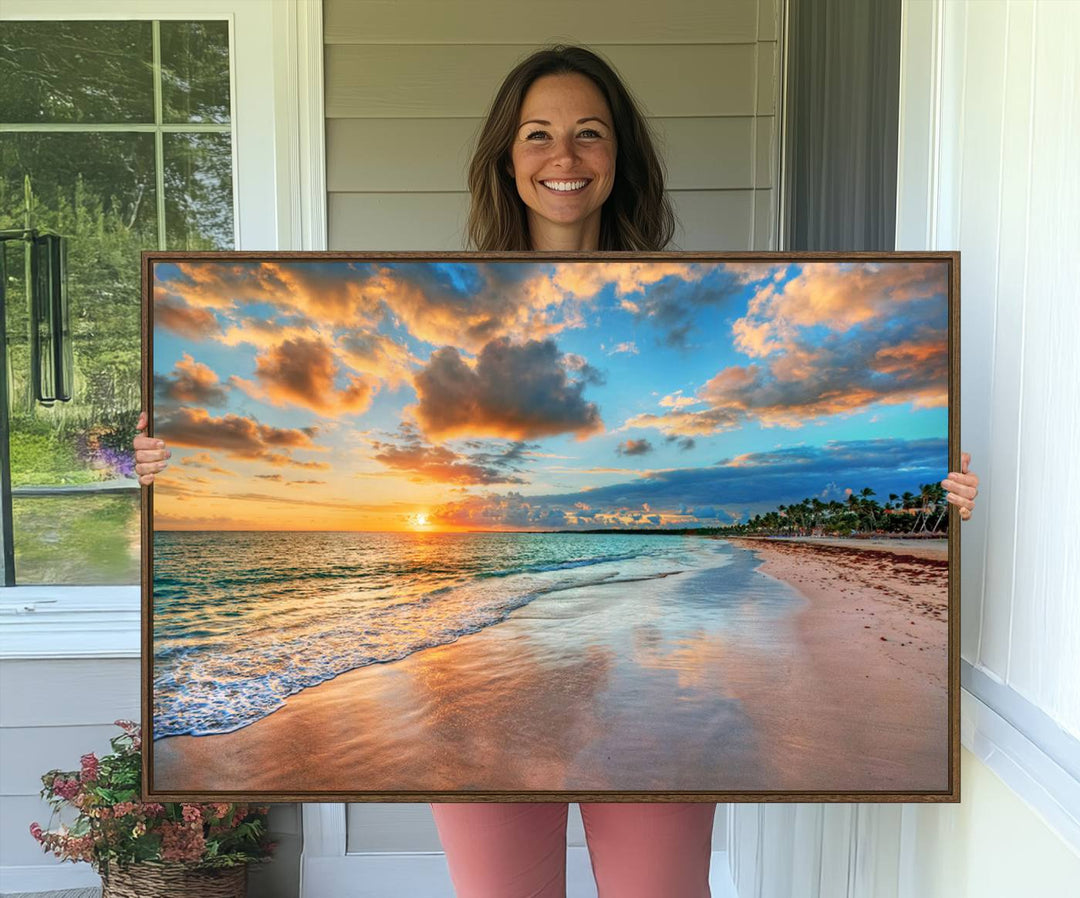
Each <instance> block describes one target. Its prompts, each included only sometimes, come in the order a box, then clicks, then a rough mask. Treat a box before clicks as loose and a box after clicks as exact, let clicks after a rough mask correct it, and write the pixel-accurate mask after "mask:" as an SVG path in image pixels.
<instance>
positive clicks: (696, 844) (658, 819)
mask: <svg viewBox="0 0 1080 898" xmlns="http://www.w3.org/2000/svg"><path fill="white" fill-rule="evenodd" d="M431 808H432V811H433V812H434V814H435V824H436V826H438V828H439V838H440V839H441V840H442V844H443V848H444V849H445V851H446V859H447V862H448V863H449V865H450V876H451V878H452V879H453V881H454V889H455V891H456V892H457V895H458V898H563V896H565V894H566V812H567V805H566V804H560V803H554V804H534V803H521V804H481V803H475V804H433V805H432V806H431ZM715 811H716V805H715V804H668V803H657V804H583V805H581V816H582V820H583V821H584V823H585V837H586V841H587V842H588V845H589V856H590V858H591V859H592V868H593V875H594V876H595V877H596V885H597V890H598V892H599V898H708V896H709V857H710V854H711V851H712V825H713V814H714V813H715Z"/></svg>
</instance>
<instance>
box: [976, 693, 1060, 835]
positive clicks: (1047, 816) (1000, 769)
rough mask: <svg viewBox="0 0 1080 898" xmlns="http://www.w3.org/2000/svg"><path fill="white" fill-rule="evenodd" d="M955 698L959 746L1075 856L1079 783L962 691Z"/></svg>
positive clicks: (1039, 749)
mask: <svg viewBox="0 0 1080 898" xmlns="http://www.w3.org/2000/svg"><path fill="white" fill-rule="evenodd" d="M960 697H961V699H960V741H961V742H962V743H963V745H964V747H965V748H967V749H968V751H970V752H971V753H972V754H973V755H975V757H977V758H978V759H979V760H980V761H982V762H983V763H984V764H985V765H986V766H987V767H989V768H990V769H991V770H993V771H994V773H996V774H997V775H998V776H999V777H1000V778H1001V779H1002V781H1003V782H1004V783H1005V784H1006V785H1007V786H1008V787H1009V788H1010V789H1011V790H1012V791H1013V792H1015V793H1016V794H1017V795H1018V796H1019V797H1020V798H1021V799H1023V801H1024V802H1025V803H1026V804H1027V805H1028V806H1029V807H1031V809H1032V810H1034V811H1035V812H1036V813H1037V814H1038V815H1039V816H1040V817H1042V819H1043V820H1044V821H1045V822H1046V824H1047V825H1048V826H1049V827H1050V828H1051V829H1053V830H1054V831H1055V832H1056V833H1057V834H1058V835H1060V836H1061V837H1062V838H1063V839H1064V840H1065V841H1066V842H1067V843H1068V844H1069V845H1070V846H1071V847H1072V848H1073V850H1074V851H1077V852H1080V782H1078V781H1077V780H1076V779H1075V778H1074V777H1073V776H1072V774H1070V773H1069V772H1068V771H1067V770H1065V769H1064V768H1063V767H1062V766H1061V765H1060V764H1058V763H1057V762H1056V761H1055V760H1054V759H1053V758H1051V757H1050V756H1049V755H1048V754H1047V753H1046V752H1045V751H1043V749H1042V748H1041V747H1040V746H1039V745H1037V744H1036V743H1034V742H1032V741H1031V739H1029V738H1028V737H1027V736H1026V735H1025V734H1024V733H1023V732H1021V731H1020V730H1018V729H1017V728H1016V727H1014V726H1013V725H1012V724H1011V723H1009V721H1008V720H1006V719H1005V718H1004V717H1002V716H1001V715H999V714H998V713H997V712H996V711H994V709H992V708H991V707H990V706H989V705H987V704H985V703H984V702H982V701H980V699H979V698H978V697H976V696H975V695H973V694H972V693H970V692H968V691H967V690H966V689H964V690H961V693H960ZM960 788H961V791H962V790H963V783H961V784H960Z"/></svg>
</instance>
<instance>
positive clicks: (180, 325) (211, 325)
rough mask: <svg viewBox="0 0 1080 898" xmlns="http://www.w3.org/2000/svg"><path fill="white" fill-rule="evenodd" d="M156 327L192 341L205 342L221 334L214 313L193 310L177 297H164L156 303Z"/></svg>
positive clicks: (204, 310)
mask: <svg viewBox="0 0 1080 898" xmlns="http://www.w3.org/2000/svg"><path fill="white" fill-rule="evenodd" d="M154 325H155V327H156V326H161V327H163V328H165V329H166V330H170V331H172V332H173V333H176V334H180V335H181V336H183V337H187V338H189V339H191V340H204V339H206V338H207V337H211V336H214V335H215V334H217V333H220V328H219V327H218V322H217V318H215V317H214V313H213V312H209V311H207V310H206V309H193V308H192V307H191V306H189V305H188V304H187V303H186V302H184V301H183V300H182V299H180V298H179V297H176V296H164V297H162V298H160V299H158V300H157V301H156V302H155V303H154Z"/></svg>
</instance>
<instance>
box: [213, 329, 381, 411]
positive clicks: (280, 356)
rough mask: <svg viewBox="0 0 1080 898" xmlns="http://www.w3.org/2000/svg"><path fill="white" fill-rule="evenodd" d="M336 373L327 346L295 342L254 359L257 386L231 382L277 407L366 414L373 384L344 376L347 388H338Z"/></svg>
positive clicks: (317, 342)
mask: <svg viewBox="0 0 1080 898" xmlns="http://www.w3.org/2000/svg"><path fill="white" fill-rule="evenodd" d="M339 373H340V369H339V367H338V365H337V362H336V360H335V357H334V353H333V351H332V349H331V347H330V346H329V345H328V344H327V343H325V342H324V341H323V340H321V339H313V340H305V339H295V340H286V341H285V342H284V343H281V344H279V345H277V346H273V347H271V348H270V349H268V350H266V351H265V352H263V353H260V354H259V355H257V356H256V357H255V377H256V380H257V383H252V382H251V381H249V380H245V379H244V378H241V377H233V378H232V379H231V382H232V383H234V384H235V385H236V386H238V387H240V388H241V389H242V390H244V392H246V393H248V394H249V395H250V396H253V397H254V398H257V399H264V400H266V401H268V402H271V403H273V404H274V405H278V406H284V405H296V406H301V407H303V408H307V409H311V410H312V411H314V412H318V413H320V414H325V415H337V414H345V413H353V414H356V413H359V412H363V411H366V410H367V408H368V407H369V406H370V405H371V398H372V394H373V393H374V390H375V384H373V382H372V381H371V380H370V379H366V378H362V377H360V376H357V375H355V374H347V375H346V379H347V385H346V386H344V387H341V388H338V387H337V386H336V382H337V379H338V375H339Z"/></svg>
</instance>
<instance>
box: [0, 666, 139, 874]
mask: <svg viewBox="0 0 1080 898" xmlns="http://www.w3.org/2000/svg"><path fill="white" fill-rule="evenodd" d="M139 717H140V710H139V661H138V658H134V657H116V658H100V657H90V658H68V659H5V660H0V803H2V805H3V806H2V808H0V870H3V871H4V880H5V881H4V882H0V892H6V891H8V890H9V889H14V888H15V884H16V883H18V888H19V889H24V888H25V889H26V890H27V891H29V890H30V889H29V888H26V887H27V885H30V884H32V880H30V881H27V880H25V879H24V878H23V873H24V872H26V871H24V870H23V869H20V868H27V867H42V868H44V867H46V866H47V865H50V859H49V858H48V857H46V856H45V855H43V853H42V851H41V847H40V846H39V845H38V844H37V843H36V842H35V841H34V840H33V839H32V838H31V836H30V830H29V827H30V823H31V822H32V821H35V820H36V821H38V822H39V823H41V824H42V825H45V824H46V823H47V822H48V820H49V814H50V808H49V806H48V805H47V804H45V802H44V801H42V800H41V798H40V796H39V794H38V793H39V790H40V789H41V779H40V777H41V774H43V773H44V772H45V771H47V770H51V769H53V768H60V769H63V770H77V769H78V767H79V757H80V755H82V754H85V753H86V752H89V751H95V752H99V753H101V752H107V751H109V739H110V738H112V737H113V736H116V735H118V734H119V732H120V731H119V730H118V729H116V727H114V726H112V722H113V721H114V720H117V719H120V718H128V719H131V720H138V719H139ZM60 875H61V877H63V881H64V882H66V883H69V884H71V885H75V884H78V883H82V882H86V883H92V882H96V877H94V876H93V873H92V871H91V870H90V868H89V867H88V866H86V865H85V864H80V865H78V866H73V865H70V864H69V865H67V866H66V867H65V868H63V872H62V873H61V874H60ZM43 881H44V880H43ZM58 882H59V881H58V880H53V881H51V882H49V883H48V884H49V885H50V886H51V887H55V885H56V884H58Z"/></svg>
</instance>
